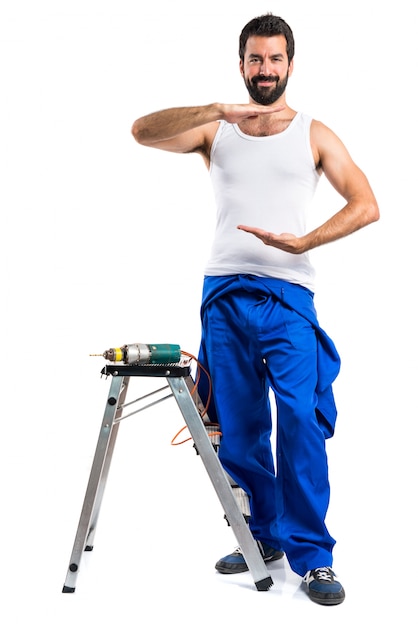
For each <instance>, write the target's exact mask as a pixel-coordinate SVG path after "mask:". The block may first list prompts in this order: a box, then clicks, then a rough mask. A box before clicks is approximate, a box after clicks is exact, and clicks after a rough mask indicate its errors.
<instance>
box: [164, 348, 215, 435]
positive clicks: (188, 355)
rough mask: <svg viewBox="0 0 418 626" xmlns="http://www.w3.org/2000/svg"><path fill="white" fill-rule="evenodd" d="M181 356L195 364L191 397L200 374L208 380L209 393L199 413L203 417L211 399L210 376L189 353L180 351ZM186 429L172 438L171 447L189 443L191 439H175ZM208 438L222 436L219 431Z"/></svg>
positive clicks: (209, 433) (195, 389) (211, 433)
mask: <svg viewBox="0 0 418 626" xmlns="http://www.w3.org/2000/svg"><path fill="white" fill-rule="evenodd" d="M181 354H182V355H184V356H186V357H188V358H189V359H192V360H193V361H195V363H196V379H195V381H194V385H193V387H192V389H191V390H190V395H191V396H193V394H194V393H196V391H197V387H198V384H199V381H200V377H201V373H202V372H204V373H205V374H206V376H207V378H208V386H209V391H208V398H207V401H206V404H205V406H204V408H203V411H202V412H201V413H200V417H202V418H203V417H204V416H205V415H206V414H207V412H208V407H209V404H210V400H211V397H212V381H211V378H210V374H209V372H208V371H207V369H206V368H204V367H203V365H202V364H201V363H200V361H198V359H197V358H196V357H195V356H194V355H193V354H190V352H185V351H184V350H182V351H181ZM186 429H187V426H183V427H182V428H181V429H180V430H179V431H178V432H177V433H176V434H175V435H174V437H173V438H172V440H171V445H172V446H180V445H182V444H183V443H186V442H187V441H191V440H192V439H193V438H192V437H187V438H186V439H182V440H181V441H176V439H177V437H179V436H180V435H181V433H182V432H183V431H184V430H186ZM208 436H209V437H215V436H222V433H221V432H220V431H214V432H208Z"/></svg>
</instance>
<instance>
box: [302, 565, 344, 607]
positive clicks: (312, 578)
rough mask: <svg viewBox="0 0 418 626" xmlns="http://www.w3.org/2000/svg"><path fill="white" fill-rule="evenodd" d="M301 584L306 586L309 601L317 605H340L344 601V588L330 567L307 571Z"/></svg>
mask: <svg viewBox="0 0 418 626" xmlns="http://www.w3.org/2000/svg"><path fill="white" fill-rule="evenodd" d="M303 582H304V583H305V584H306V585H307V588H308V596H309V597H310V599H311V600H313V601H314V602H317V603H318V604H328V605H331V604H341V602H343V601H344V598H345V591H344V588H343V586H342V584H341V583H339V582H338V580H337V579H336V578H335V574H334V572H333V571H332V569H331V568H330V567H317V568H316V569H312V570H309V571H308V572H307V573H306V574H305V576H304V577H303Z"/></svg>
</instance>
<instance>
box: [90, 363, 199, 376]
mask: <svg viewBox="0 0 418 626" xmlns="http://www.w3.org/2000/svg"><path fill="white" fill-rule="evenodd" d="M101 373H102V375H103V376H152V377H163V378H184V377H186V376H189V375H190V366H189V365H179V364H178V363H162V364H161V363H158V364H152V365H124V364H119V365H115V364H112V365H105V367H104V368H103V369H102V372H101Z"/></svg>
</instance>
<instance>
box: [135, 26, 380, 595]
mask: <svg viewBox="0 0 418 626" xmlns="http://www.w3.org/2000/svg"><path fill="white" fill-rule="evenodd" d="M239 55H240V65H239V67H240V72H241V75H242V77H243V79H244V83H245V85H246V87H247V90H248V93H249V96H250V98H249V103H248V104H219V103H214V104H209V105H206V106H193V107H179V108H172V109H166V110H162V111H159V112H156V113H152V114H150V115H147V116H145V117H141V118H139V119H138V120H137V121H136V122H135V123H134V125H133V128H132V132H133V135H134V137H135V139H136V140H137V141H138V142H139V143H140V144H142V145H145V146H151V147H154V148H160V149H162V150H169V151H172V152H178V153H191V152H196V153H199V154H200V155H201V156H202V157H203V160H204V162H205V163H206V166H207V168H208V169H209V172H210V176H211V179H212V183H213V186H214V191H215V200H216V204H217V223H216V232H215V238H214V243H213V247H212V251H211V255H210V259H209V261H208V264H207V267H206V270H205V279H204V287H203V299H202V310H201V316H202V342H201V348H200V352H199V360H201V361H202V363H204V364H205V366H206V367H207V368H208V370H209V373H210V376H211V382H212V385H213V397H214V403H213V406H212V407H211V410H210V415H211V418H212V419H214V416H215V415H216V419H217V420H218V421H219V423H220V427H221V431H222V442H221V447H220V451H219V458H220V460H221V462H222V464H223V466H224V467H225V469H226V471H227V472H228V473H229V474H230V475H231V476H232V477H233V478H234V480H235V481H236V482H237V483H238V485H240V486H241V487H242V488H243V489H244V490H245V491H246V492H247V493H248V495H249V500H250V506H251V518H250V522H249V523H250V528H251V531H252V533H253V535H254V537H255V539H256V540H257V542H258V545H259V548H260V551H261V553H262V555H263V558H264V560H265V561H266V562H268V561H273V560H276V559H279V558H281V557H282V556H283V554H284V553H285V554H286V556H287V559H288V561H289V564H290V566H291V568H292V569H293V571H295V572H296V573H297V574H299V575H300V576H302V577H303V583H304V584H305V585H306V589H307V592H308V595H309V597H310V598H311V599H312V600H313V601H315V602H318V603H320V604H339V603H341V602H342V601H343V600H344V597H345V592H344V589H343V587H342V585H341V583H340V582H339V581H338V580H337V579H336V577H335V574H334V572H333V570H332V569H331V567H332V563H333V557H332V550H333V546H334V544H335V540H334V539H333V538H332V537H331V535H330V534H329V532H328V530H327V527H326V525H325V517H326V512H327V508H328V504H329V482H328V468H327V456H326V451H325V439H326V438H328V437H331V436H332V435H333V432H334V426H335V419H336V408H335V403H334V398H333V393H332V387H331V385H332V383H333V381H334V380H335V378H336V376H337V374H338V371H339V364H340V361H339V356H338V353H337V352H336V349H335V346H334V344H333V342H332V341H331V339H330V338H329V337H328V336H327V335H326V333H325V332H324V331H323V330H322V329H321V328H320V326H319V324H318V321H317V316H316V312H315V308H314V304H313V298H314V270H313V268H312V266H311V264H310V261H309V256H308V252H309V250H312V249H313V248H315V247H317V246H320V245H323V244H326V243H329V242H332V241H335V240H337V239H339V238H341V237H345V236H346V235H349V234H351V233H353V232H354V231H356V230H358V229H360V228H362V227H364V226H366V225H367V224H370V223H371V222H374V221H375V220H377V219H378V218H379V209H378V206H377V203H376V200H375V198H374V195H373V192H372V190H371V188H370V185H369V183H368V181H367V179H366V176H365V175H364V173H363V172H362V171H361V170H360V169H359V168H358V167H357V165H356V164H355V163H354V162H353V161H352V159H351V157H350V155H349V154H348V152H347V150H346V148H345V147H344V145H343V144H342V142H341V141H340V140H339V138H338V137H337V136H336V135H335V134H334V133H333V132H332V131H331V130H330V129H329V128H327V127H326V126H325V125H324V124H322V123H320V122H318V121H316V120H312V119H311V118H310V117H309V116H307V115H305V114H303V113H300V112H297V111H295V110H293V109H291V108H290V107H289V106H288V104H287V102H286V85H287V81H288V79H289V77H290V76H291V75H292V72H293V56H294V40H293V34H292V31H291V29H290V27H289V26H288V25H287V24H286V22H285V21H284V20H282V19H281V18H279V17H276V16H274V15H272V14H267V15H263V16H261V17H258V18H255V19H253V20H251V21H250V22H249V23H248V24H247V25H246V26H245V27H244V29H243V31H242V33H241V35H240V48H239ZM322 173H324V174H325V176H326V177H327V179H328V180H329V182H330V183H331V185H332V186H333V187H334V188H335V189H336V190H337V191H338V192H339V194H340V195H341V196H342V199H343V200H344V204H343V206H342V208H340V209H339V210H337V211H336V213H335V214H334V215H333V216H332V217H331V218H330V219H328V220H327V221H326V222H325V223H324V224H322V225H321V226H319V227H318V228H315V229H314V230H312V231H311V232H306V226H305V223H306V213H307V210H308V208H309V205H310V202H311V200H312V198H313V195H314V192H315V189H316V186H317V183H318V180H319V178H320V175H321V174H322ZM270 389H272V390H273V392H274V396H275V400H276V405H277V416H278V424H277V445H276V459H275V461H276V463H275V462H274V459H273V453H272V449H271V440H270V437H271V432H272V424H271V414H270V404H269V390H270ZM201 395H202V396H205V390H204V389H203V388H202V389H201ZM275 465H277V471H276V469H275ZM216 569H217V570H218V571H219V572H221V573H225V574H226V573H238V572H242V571H246V570H247V569H248V567H247V565H246V563H245V561H244V558H243V555H242V553H241V551H240V550H239V548H238V549H237V550H235V551H234V552H233V553H232V554H229V555H227V556H225V557H223V558H222V559H220V560H219V561H218V562H217V563H216Z"/></svg>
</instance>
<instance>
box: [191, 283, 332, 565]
mask: <svg viewBox="0 0 418 626" xmlns="http://www.w3.org/2000/svg"><path fill="white" fill-rule="evenodd" d="M301 289H303V288H301ZM202 338H204V339H202V341H204V345H202V351H203V352H204V354H205V359H206V361H207V363H206V364H207V367H208V369H209V372H210V376H211V382H212V386H213V398H214V402H215V407H216V413H217V419H218V421H219V423H220V427H221V431H222V440H221V446H220V450H219V458H220V460H221V463H222V465H223V466H224V468H225V470H226V471H227V472H228V473H229V474H230V475H231V476H232V478H234V480H235V481H236V482H237V484H238V485H240V486H241V487H242V488H243V489H244V490H245V491H246V492H247V494H248V496H249V499H250V508H251V520H250V528H251V531H252V533H253V535H254V537H255V538H256V539H260V540H261V541H264V542H265V543H267V544H268V545H270V546H272V547H274V548H276V549H283V550H284V551H285V553H286V556H287V558H288V561H289V564H290V566H291V568H292V569H293V570H294V571H295V572H296V573H298V574H300V575H301V576H303V575H304V574H305V573H306V572H307V570H310V569H314V568H316V567H322V566H330V565H332V549H333V546H334V544H335V541H334V539H333V538H332V537H331V535H330V534H329V532H328V530H327V528H326V525H325V516H326V512H327V509H328V504H329V496H330V488H329V481H328V463H327V455H326V450H325V434H324V431H323V429H322V428H321V425H320V423H319V422H318V419H317V413H316V408H317V393H316V389H317V383H318V364H317V335H316V332H315V329H314V328H313V326H312V324H311V323H310V322H309V321H308V320H307V319H306V318H305V317H303V316H301V315H299V314H298V313H297V312H296V311H294V310H292V309H291V308H289V307H288V306H286V305H285V304H284V303H283V302H280V301H279V300H278V299H277V298H274V297H272V295H271V294H269V293H267V292H266V290H260V289H258V287H257V281H254V280H252V279H251V277H240V278H239V289H238V290H234V291H231V292H229V293H225V294H224V295H222V296H221V297H218V298H214V299H213V300H212V301H211V302H210V303H209V304H208V305H207V307H206V308H205V310H204V311H203V314H202ZM203 352H202V354H203ZM270 389H271V390H272V391H273V393H274V398H275V402H276V407H277V413H276V415H277V428H276V432H277V441H276V442H275V445H273V446H272V442H271V437H272V417H271V406H270V399H269V398H270ZM274 457H275V458H274Z"/></svg>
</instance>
